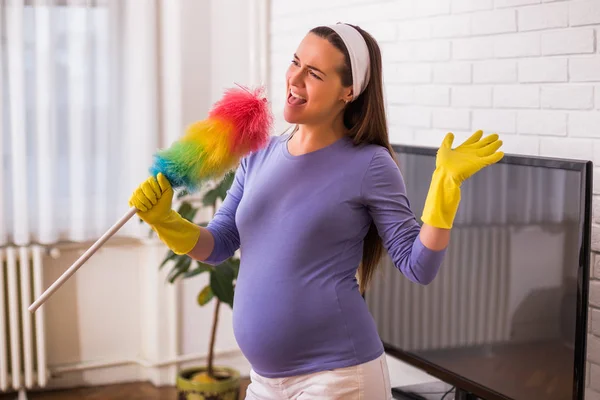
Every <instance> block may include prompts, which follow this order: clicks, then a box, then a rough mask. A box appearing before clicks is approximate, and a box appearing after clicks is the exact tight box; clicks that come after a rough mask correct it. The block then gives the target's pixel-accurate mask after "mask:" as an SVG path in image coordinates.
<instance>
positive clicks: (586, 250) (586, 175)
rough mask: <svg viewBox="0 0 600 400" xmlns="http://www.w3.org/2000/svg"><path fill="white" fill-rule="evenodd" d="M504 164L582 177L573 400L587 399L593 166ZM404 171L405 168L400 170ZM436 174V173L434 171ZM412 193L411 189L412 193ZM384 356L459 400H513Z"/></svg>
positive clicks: (418, 150) (427, 151) (539, 161)
mask: <svg viewBox="0 0 600 400" xmlns="http://www.w3.org/2000/svg"><path fill="white" fill-rule="evenodd" d="M392 149H393V150H394V152H395V153H406V154H418V155H426V156H432V157H435V155H436V152H437V149H436V148H432V147H424V146H413V145H401V144H392ZM499 163H501V164H513V165H524V166H534V167H543V168H556V169H564V170H572V171H578V172H580V173H581V174H582V177H583V178H582V186H581V188H580V191H581V193H580V196H581V201H582V204H581V207H580V210H581V214H580V221H582V227H581V228H582V232H581V235H580V236H579V266H578V269H577V310H576V325H577V326H576V330H575V349H574V365H573V397H572V400H584V395H585V364H586V355H587V322H588V307H589V306H588V290H589V281H590V276H589V269H590V253H591V219H592V195H593V190H592V186H593V176H592V174H593V163H592V162H591V161H584V160H572V159H566V158H556V157H543V156H524V155H514V154H505V155H504V157H503V158H502V160H500V162H499ZM400 167H401V168H402V166H400ZM432 172H433V171H432ZM409 190H410V189H409ZM383 346H384V349H385V352H386V353H387V354H389V355H390V356H393V357H396V358H398V359H400V360H402V361H404V362H406V363H408V364H411V365H413V366H415V367H417V368H419V369H421V370H423V371H425V372H426V373H428V374H429V375H432V376H434V377H436V378H438V379H440V380H442V381H444V382H446V383H448V384H450V385H453V386H454V387H455V388H456V392H455V398H456V399H463V400H466V399H475V398H477V397H479V398H482V399H485V400H513V399H511V398H509V397H507V396H505V395H503V394H501V393H498V392H496V391H495V390H493V389H490V388H487V387H485V386H483V385H481V384H479V383H478V382H474V381H472V380H470V379H467V378H465V377H463V376H460V375H458V374H456V373H454V372H452V371H450V370H447V369H445V368H442V367H440V366H438V365H436V364H434V363H432V362H429V361H427V360H425V359H423V358H421V357H419V356H417V355H415V354H412V353H411V352H408V351H404V350H402V349H400V348H397V347H394V346H392V345H391V344H390V343H387V342H385V341H384V342H383Z"/></svg>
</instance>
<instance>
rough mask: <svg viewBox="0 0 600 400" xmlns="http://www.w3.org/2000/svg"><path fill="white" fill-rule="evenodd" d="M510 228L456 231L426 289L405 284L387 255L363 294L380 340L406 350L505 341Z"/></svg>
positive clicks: (506, 333) (507, 331)
mask: <svg viewBox="0 0 600 400" xmlns="http://www.w3.org/2000/svg"><path fill="white" fill-rule="evenodd" d="M508 229H510V228H507V227H485V228H483V227H456V228H454V229H453V230H452V239H451V241H450V244H449V247H448V250H447V253H446V257H445V259H444V263H443V265H442V266H441V268H440V271H439V273H438V275H437V277H436V278H435V280H434V281H433V282H432V283H430V284H429V285H427V286H423V285H420V284H417V283H413V282H411V281H409V280H408V279H407V278H406V277H404V276H403V275H402V274H401V273H400V272H399V271H398V270H396V269H395V267H394V265H393V264H392V262H391V260H390V258H389V257H388V256H387V255H386V257H384V258H383V260H382V263H381V265H380V271H379V272H377V273H376V274H375V276H374V278H373V283H372V286H371V287H370V289H369V290H368V291H367V293H366V300H367V304H368V305H369V309H370V311H371V313H372V315H373V317H374V318H375V321H376V323H377V328H378V330H379V334H380V336H381V338H382V340H383V341H384V342H388V343H390V344H393V345H396V346H398V345H399V346H401V348H402V349H404V350H407V351H422V350H435V349H443V348H452V347H469V346H477V345H483V344H492V343H499V342H503V341H505V340H507V339H508V338H509V335H510V322H509V318H510V316H509V315H508V290H509V268H508V259H507V258H508V256H509V254H510V251H509V248H508V247H509V231H508ZM475 249H477V250H475Z"/></svg>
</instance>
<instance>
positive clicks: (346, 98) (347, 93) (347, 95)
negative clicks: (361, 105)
mask: <svg viewBox="0 0 600 400" xmlns="http://www.w3.org/2000/svg"><path fill="white" fill-rule="evenodd" d="M342 93H343V96H342V101H343V102H344V103H346V104H348V103H350V102H351V101H352V86H350V87H349V88H344V91H343V92H342Z"/></svg>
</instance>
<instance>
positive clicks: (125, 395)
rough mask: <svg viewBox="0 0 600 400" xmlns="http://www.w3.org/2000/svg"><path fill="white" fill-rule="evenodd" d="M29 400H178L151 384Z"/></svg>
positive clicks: (5, 398) (0, 398) (1, 399)
mask: <svg viewBox="0 0 600 400" xmlns="http://www.w3.org/2000/svg"><path fill="white" fill-rule="evenodd" d="M248 383H249V381H248V379H242V382H241V388H240V399H241V400H243V399H244V397H245V396H244V395H245V393H246V387H247V386H248ZM27 398H28V400H75V399H77V400H177V393H176V390H175V388H174V387H166V388H156V387H154V385H152V384H151V383H142V382H140V383H124V384H118V385H109V386H101V387H92V388H80V389H70V390H56V391H47V392H38V393H35V392H31V393H28V394H27ZM14 399H16V395H15V394H11V395H0V400H14Z"/></svg>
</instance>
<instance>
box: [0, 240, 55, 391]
mask: <svg viewBox="0 0 600 400" xmlns="http://www.w3.org/2000/svg"><path fill="white" fill-rule="evenodd" d="M43 252H44V249H43V248H42V247H40V246H31V247H18V248H17V247H6V248H0V262H1V264H0V267H1V269H0V311H1V312H0V392H6V391H13V390H22V389H28V388H32V387H34V386H37V387H44V386H45V385H46V382H47V375H46V374H47V366H46V342H45V330H44V307H43V306H42V307H41V308H39V309H38V310H37V311H36V312H35V314H32V313H30V312H29V310H28V309H27V307H29V305H30V304H31V303H32V302H33V300H34V298H37V297H38V296H40V295H41V294H42V258H43V257H42V256H43Z"/></svg>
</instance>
